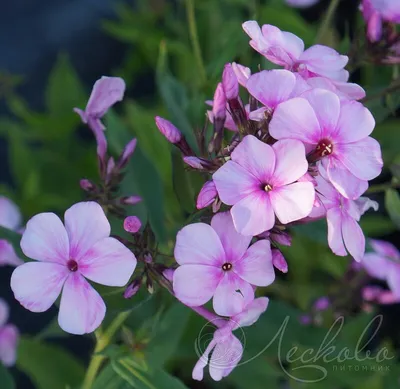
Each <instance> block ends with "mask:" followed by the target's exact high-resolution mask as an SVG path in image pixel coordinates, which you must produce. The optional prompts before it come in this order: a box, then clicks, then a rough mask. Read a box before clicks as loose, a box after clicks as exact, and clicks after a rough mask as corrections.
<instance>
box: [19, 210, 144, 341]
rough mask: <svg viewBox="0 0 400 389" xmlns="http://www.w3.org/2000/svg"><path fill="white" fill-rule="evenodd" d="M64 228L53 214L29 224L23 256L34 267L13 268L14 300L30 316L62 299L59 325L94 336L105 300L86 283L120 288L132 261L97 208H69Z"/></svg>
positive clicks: (133, 259)
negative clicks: (31, 313) (111, 234)
mask: <svg viewBox="0 0 400 389" xmlns="http://www.w3.org/2000/svg"><path fill="white" fill-rule="evenodd" d="M64 219H65V227H64V225H63V224H62V222H61V220H60V219H59V218H58V217H57V216H56V215H55V214H53V213H41V214H39V215H36V216H34V217H33V218H32V219H31V220H29V222H28V224H27V227H26V231H25V232H24V234H23V236H22V240H21V248H22V251H23V252H24V254H25V255H26V256H27V257H29V258H32V259H34V260H36V261H38V262H28V263H25V264H24V265H21V266H19V267H17V268H16V269H15V270H14V272H13V274H12V277H11V289H12V290H13V292H14V295H15V298H16V299H17V300H18V301H19V302H20V303H21V305H22V306H24V307H25V308H26V309H29V310H30V311H32V312H44V311H47V310H48V309H49V308H50V307H51V306H52V305H53V303H54V302H55V301H56V299H57V297H58V296H59V295H60V293H61V290H62V295H61V302H60V312H59V315H58V322H59V324H60V327H61V328H62V329H63V330H64V331H66V332H70V333H71V334H84V333H89V332H92V331H94V330H95V329H96V328H97V327H98V326H99V325H100V323H101V322H102V320H103V318H104V315H105V312H106V307H105V304H104V301H103V299H102V298H101V297H100V295H99V294H98V293H97V292H96V291H95V290H94V289H93V288H92V286H91V285H90V284H89V282H88V281H86V279H85V278H87V279H89V280H91V281H94V282H97V283H98V284H102V285H107V286H124V285H125V284H126V283H127V282H128V281H129V278H130V277H131V275H132V273H133V271H134V270H135V267H136V258H135V256H134V255H133V253H132V252H131V251H130V250H128V249H127V248H126V247H125V246H124V245H123V244H122V243H120V242H119V241H118V240H116V239H114V238H111V237H110V224H109V222H108V220H107V218H106V216H105V214H104V211H103V209H102V208H101V206H100V205H99V204H97V203H95V202H82V203H78V204H75V205H73V206H72V207H71V208H69V209H68V210H67V211H66V212H65V216H64Z"/></svg>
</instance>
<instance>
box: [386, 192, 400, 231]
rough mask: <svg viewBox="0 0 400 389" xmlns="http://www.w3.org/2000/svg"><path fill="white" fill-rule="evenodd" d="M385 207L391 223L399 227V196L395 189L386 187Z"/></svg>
mask: <svg viewBox="0 0 400 389" xmlns="http://www.w3.org/2000/svg"><path fill="white" fill-rule="evenodd" d="M385 207H386V210H387V212H388V214H389V216H390V218H391V219H392V221H393V223H394V224H395V225H396V226H397V228H400V196H399V194H398V192H397V191H396V190H395V189H387V190H386V193H385Z"/></svg>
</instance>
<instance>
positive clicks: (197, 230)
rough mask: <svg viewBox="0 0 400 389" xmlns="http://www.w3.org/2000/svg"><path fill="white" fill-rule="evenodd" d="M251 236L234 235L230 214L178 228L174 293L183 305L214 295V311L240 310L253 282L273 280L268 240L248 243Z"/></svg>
mask: <svg viewBox="0 0 400 389" xmlns="http://www.w3.org/2000/svg"><path fill="white" fill-rule="evenodd" d="M251 239H252V236H243V235H241V234H239V233H238V232H237V231H236V230H235V228H234V226H233V222H232V218H231V216H230V214H229V212H224V213H219V214H217V215H215V216H214V217H213V218H212V220H211V226H210V225H208V224H204V223H195V224H190V225H188V226H186V227H184V228H183V229H182V230H180V231H179V232H178V235H177V238H176V245H175V259H176V261H177V262H178V264H179V265H180V266H179V267H178V268H177V269H176V270H175V272H174V276H173V288H174V293H175V295H176V297H177V298H178V299H179V300H180V301H182V302H183V303H184V304H186V305H188V306H194V307H195V306H201V305H203V304H205V303H206V302H207V301H209V300H210V299H211V298H212V297H214V298H213V307H214V311H215V312H216V313H217V314H218V315H222V316H232V315H235V314H237V313H239V312H241V311H242V310H243V309H244V307H245V306H246V305H247V304H249V303H250V302H251V301H252V300H253V299H254V285H255V286H267V285H269V284H271V283H272V282H273V281H274V279H275V273H274V268H273V266H272V257H271V248H270V242H269V241H268V240H260V241H258V242H256V243H254V244H253V245H251V246H250V247H249V244H250V242H251Z"/></svg>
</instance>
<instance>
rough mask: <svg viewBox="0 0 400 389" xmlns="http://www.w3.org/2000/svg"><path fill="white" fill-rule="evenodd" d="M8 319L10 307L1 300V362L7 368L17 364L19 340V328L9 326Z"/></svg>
mask: <svg viewBox="0 0 400 389" xmlns="http://www.w3.org/2000/svg"><path fill="white" fill-rule="evenodd" d="M8 317H9V308H8V305H7V303H6V302H5V301H4V300H3V299H0V362H2V363H3V365H4V366H7V367H9V366H13V365H14V364H15V361H16V359H17V345H18V339H19V332H18V329H17V327H15V326H14V325H12V324H7V321H8Z"/></svg>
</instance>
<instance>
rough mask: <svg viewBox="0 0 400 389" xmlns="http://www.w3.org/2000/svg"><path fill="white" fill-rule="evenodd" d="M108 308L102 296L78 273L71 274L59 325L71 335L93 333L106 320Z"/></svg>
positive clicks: (65, 291) (63, 293) (61, 304)
mask: <svg viewBox="0 0 400 389" xmlns="http://www.w3.org/2000/svg"><path fill="white" fill-rule="evenodd" d="M105 314H106V306H105V304H104V301H103V299H102V298H101V296H100V295H99V294H98V293H97V292H96V291H95V290H94V289H93V288H92V287H91V285H90V284H89V283H88V282H87V281H86V280H85V279H84V278H83V277H82V276H81V275H80V274H79V273H78V272H76V273H71V274H70V276H69V277H68V279H67V281H66V282H65V285H64V289H63V292H62V296H61V303H60V312H59V314H58V324H59V325H60V327H61V328H62V329H63V330H64V331H65V332H69V333H70V334H75V335H82V334H88V333H90V332H93V331H94V330H95V329H96V328H97V327H99V325H100V324H101V322H102V321H103V319H104V316H105Z"/></svg>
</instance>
